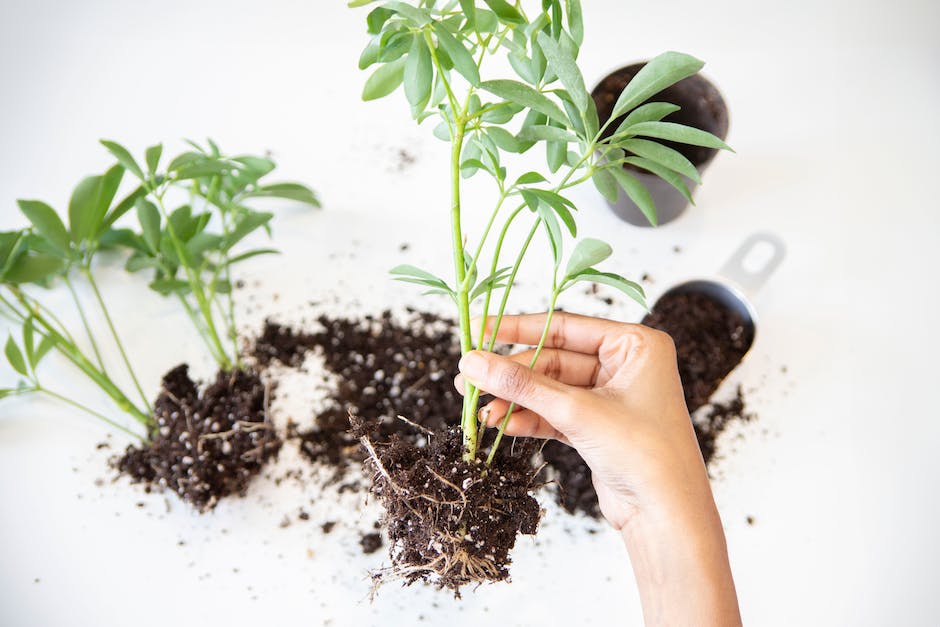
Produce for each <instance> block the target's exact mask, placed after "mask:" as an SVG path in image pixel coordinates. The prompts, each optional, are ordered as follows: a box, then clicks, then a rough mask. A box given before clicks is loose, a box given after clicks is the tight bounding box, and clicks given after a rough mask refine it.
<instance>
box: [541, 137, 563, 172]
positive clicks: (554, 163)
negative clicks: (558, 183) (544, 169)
mask: <svg viewBox="0 0 940 627" xmlns="http://www.w3.org/2000/svg"><path fill="white" fill-rule="evenodd" d="M545 156H546V160H547V161H548V169H549V170H551V171H552V173H555V172H558V170H559V169H560V168H561V166H563V165H564V164H565V161H566V160H567V157H568V144H567V143H565V142H559V141H550V142H548V143H546V144H545Z"/></svg>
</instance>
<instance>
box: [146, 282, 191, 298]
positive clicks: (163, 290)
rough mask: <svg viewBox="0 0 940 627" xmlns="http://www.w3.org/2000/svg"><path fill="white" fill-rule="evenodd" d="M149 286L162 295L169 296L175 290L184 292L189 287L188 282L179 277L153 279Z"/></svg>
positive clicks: (175, 291)
mask: <svg viewBox="0 0 940 627" xmlns="http://www.w3.org/2000/svg"><path fill="white" fill-rule="evenodd" d="M149 287H150V289H152V290H153V291H155V292H158V293H159V294H162V295H163V296H169V295H170V294H174V293H177V292H180V293H183V294H185V293H187V292H189V289H190V288H189V283H187V282H186V281H181V280H179V279H155V280H153V281H151V282H150V285H149Z"/></svg>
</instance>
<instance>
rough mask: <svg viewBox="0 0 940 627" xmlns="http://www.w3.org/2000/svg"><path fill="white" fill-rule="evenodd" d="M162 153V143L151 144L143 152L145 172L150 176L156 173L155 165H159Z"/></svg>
mask: <svg viewBox="0 0 940 627" xmlns="http://www.w3.org/2000/svg"><path fill="white" fill-rule="evenodd" d="M162 154H163V144H156V145H154V146H151V147H150V148H148V149H147V150H146V151H145V152H144V159H145V160H146V161H147V172H148V173H149V174H150V176H153V175H154V174H156V173H157V166H159V165H160V155H162Z"/></svg>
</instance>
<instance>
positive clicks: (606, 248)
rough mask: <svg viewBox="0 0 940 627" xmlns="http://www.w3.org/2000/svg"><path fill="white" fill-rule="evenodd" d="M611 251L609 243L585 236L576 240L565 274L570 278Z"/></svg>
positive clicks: (597, 262) (598, 261) (599, 260)
mask: <svg viewBox="0 0 940 627" xmlns="http://www.w3.org/2000/svg"><path fill="white" fill-rule="evenodd" d="M613 252H614V251H613V249H612V248H611V247H610V244H607V243H606V242H602V241H601V240H599V239H593V238H590V237H587V238H585V239H583V240H581V241H580V242H578V243H577V245H576V246H575V247H574V250H573V251H571V257H570V258H569V259H568V267H567V268H566V269H565V276H566V277H568V278H571V277H573V276H575V275H577V274H578V273H580V272H583V271H584V270H587V269H588V268H591V267H593V266H595V265H597V264H599V263H600V262H602V261H604V260H605V259H607V258H608V257H610V255H611V254H612V253H613Z"/></svg>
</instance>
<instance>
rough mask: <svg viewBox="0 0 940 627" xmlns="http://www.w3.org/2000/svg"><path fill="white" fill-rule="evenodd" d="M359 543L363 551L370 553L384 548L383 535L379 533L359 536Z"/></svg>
mask: <svg viewBox="0 0 940 627" xmlns="http://www.w3.org/2000/svg"><path fill="white" fill-rule="evenodd" d="M359 545H360V546H361V547H362V552H363V553H365V554H366V555H370V554H372V553H375V552H376V551H378V550H379V549H381V548H382V536H380V535H379V534H377V533H367V534H364V535H363V536H362V537H361V538H359Z"/></svg>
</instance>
